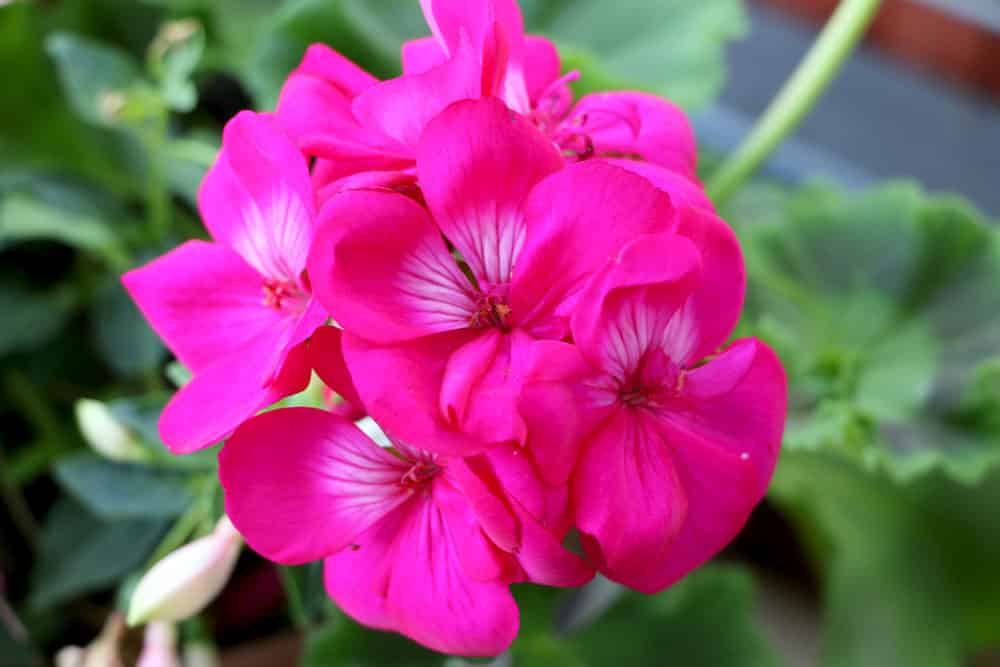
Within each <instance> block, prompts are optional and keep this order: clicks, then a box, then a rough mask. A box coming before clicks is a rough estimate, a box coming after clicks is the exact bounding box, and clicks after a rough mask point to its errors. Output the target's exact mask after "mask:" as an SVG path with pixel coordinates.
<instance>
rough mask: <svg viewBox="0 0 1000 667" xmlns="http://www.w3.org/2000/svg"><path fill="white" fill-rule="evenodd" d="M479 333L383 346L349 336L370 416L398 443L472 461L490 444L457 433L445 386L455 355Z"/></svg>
mask: <svg viewBox="0 0 1000 667" xmlns="http://www.w3.org/2000/svg"><path fill="white" fill-rule="evenodd" d="M479 333H480V332H478V331H476V330H469V329H466V330H462V331H453V332H448V333H442V334H436V335H433V336H425V337H424V338H419V339H417V340H413V341H408V342H406V343H399V344H396V345H391V346H383V345H378V344H374V343H371V342H369V341H366V340H365V339H363V338H360V337H358V336H355V335H352V334H351V333H350V332H345V333H344V338H343V349H344V359H345V360H346V361H347V367H348V368H349V369H350V371H351V377H353V378H354V383H355V386H356V387H357V389H358V394H359V395H360V397H361V402H362V403H363V404H364V406H365V407H366V408H367V409H368V414H370V415H371V416H372V418H374V419H375V421H377V422H378V423H379V424H380V425H381V426H382V428H383V429H385V431H386V433H388V434H389V435H390V436H391V437H392V438H393V439H398V440H401V441H403V442H405V443H413V444H417V445H419V446H420V447H422V448H424V449H428V450H431V451H434V452H437V453H439V454H444V455H448V456H467V455H471V454H475V453H477V452H480V451H482V450H484V449H486V448H487V447H488V446H489V444H490V443H487V442H483V441H481V440H479V439H478V438H475V437H473V436H470V435H468V434H464V433H462V432H460V431H457V430H455V428H454V427H453V426H452V425H451V424H450V423H449V422H448V421H447V420H446V419H445V418H444V415H442V413H441V410H440V394H441V383H442V378H443V376H444V372H445V367H446V365H447V363H448V358H449V357H450V356H451V354H452V353H453V352H454V351H455V350H457V349H458V348H460V347H461V346H462V345H464V344H465V343H467V342H469V341H471V340H473V339H474V338H475V337H476V336H478V335H479Z"/></svg>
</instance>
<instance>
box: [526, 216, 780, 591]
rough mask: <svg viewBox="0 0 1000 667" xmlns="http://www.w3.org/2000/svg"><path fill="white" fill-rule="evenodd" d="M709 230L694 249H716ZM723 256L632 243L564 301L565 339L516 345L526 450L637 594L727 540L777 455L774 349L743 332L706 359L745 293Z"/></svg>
mask: <svg viewBox="0 0 1000 667" xmlns="http://www.w3.org/2000/svg"><path fill="white" fill-rule="evenodd" d="M709 235H710V236H711V237H714V238H712V239H704V240H703V242H702V244H701V247H702V249H703V250H704V249H706V248H708V249H711V248H719V247H720V246H723V245H728V243H729V241H728V240H727V239H728V235H727V234H725V233H722V232H721V230H719V229H716V230H711V231H709ZM727 252H728V251H726V252H722V253H719V252H716V253H712V252H708V253H704V252H699V250H698V248H697V247H696V246H695V244H693V243H692V242H691V241H690V240H688V239H685V238H684V237H682V236H680V235H672V236H666V235H654V236H645V237H638V238H636V239H635V240H633V241H632V242H630V243H629V244H627V245H626V246H625V247H624V249H623V250H622V251H621V252H620V253H619V254H618V255H617V256H616V257H615V258H614V259H613V260H612V261H609V262H607V264H606V265H605V266H604V268H603V269H602V270H601V271H600V272H598V273H597V274H595V275H594V276H593V278H592V279H591V280H590V282H589V284H588V286H587V287H586V289H584V291H583V292H582V294H581V295H580V298H579V299H577V301H576V304H577V305H576V309H575V311H574V313H573V317H572V320H571V331H572V337H573V341H574V343H575V345H570V344H567V343H562V342H556V341H537V342H535V343H534V344H533V346H532V350H531V351H530V353H529V354H530V356H531V358H532V359H533V362H532V364H533V367H532V368H531V369H530V370H528V371H527V376H528V378H527V380H526V382H525V385H524V389H523V392H522V395H521V397H520V406H521V409H522V414H523V415H524V417H525V419H526V421H527V425H528V432H529V438H528V443H529V448H530V450H531V451H532V452H533V454H534V455H535V457H536V458H537V460H538V462H539V466H540V470H541V471H543V472H544V474H545V475H546V478H547V480H548V481H549V482H550V483H553V484H559V483H563V482H565V481H566V479H567V478H570V477H571V495H572V505H573V508H574V513H575V517H576V525H577V527H578V528H579V530H580V533H581V540H582V542H583V545H584V548H585V550H586V552H587V554H588V555H589V556H590V557H591V559H592V560H593V561H594V562H595V563H596V564H597V565H598V569H599V570H600V571H601V572H602V573H604V574H605V575H606V576H608V577H609V578H611V579H614V580H616V581H619V582H622V583H625V584H627V585H628V586H631V587H633V588H636V589H638V590H640V591H643V592H646V593H652V592H656V591H658V590H661V589H662V588H664V587H666V586H668V585H670V584H671V583H673V582H675V581H677V580H678V579H680V578H681V577H683V576H684V575H685V574H687V573H688V572H689V571H690V570H692V569H694V568H695V567H697V566H699V565H701V564H702V563H703V562H705V561H706V560H708V559H709V558H710V557H711V556H712V555H714V554H715V553H716V552H717V551H719V550H720V549H721V548H722V547H723V546H725V545H726V544H727V543H728V542H729V541H730V540H732V539H733V537H735V536H736V534H737V533H738V532H739V530H740V529H741V527H742V526H743V524H744V523H745V521H746V519H747V517H748V516H749V514H750V511H751V509H752V508H753V507H754V505H756V503H757V502H758V501H759V500H760V499H761V498H762V497H763V495H764V493H765V491H766V489H767V486H768V483H769V481H770V478H771V475H772V473H773V470H774V465H775V462H776V460H777V456H778V451H779V447H780V443H781V435H782V430H783V427H784V420H785V406H786V398H787V397H786V392H787V389H786V382H785V375H784V371H783V370H782V367H781V364H780V362H779V361H778V359H777V357H775V355H774V354H773V353H772V352H771V351H770V350H769V349H768V348H767V347H766V346H765V345H764V344H763V343H761V342H759V341H757V340H754V339H746V340H740V341H737V342H735V343H733V344H732V345H731V346H730V347H729V348H728V349H726V350H725V351H724V352H721V353H716V350H718V349H719V347H720V346H721V345H722V344H723V342H724V341H725V340H726V338H727V337H728V336H729V335H730V333H731V332H732V329H733V327H734V326H735V324H736V321H737V318H738V316H739V311H740V307H741V304H742V299H743V293H744V276H743V265H742V262H741V261H740V259H739V257H738V256H736V257H730V258H729V259H728V260H727V261H718V260H719V259H720V258H721V257H724V256H725V255H726V254H727ZM713 255H714V256H713ZM706 358H707V359H706ZM574 462H576V464H575V466H574Z"/></svg>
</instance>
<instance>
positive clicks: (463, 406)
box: [441, 329, 531, 443]
mask: <svg viewBox="0 0 1000 667" xmlns="http://www.w3.org/2000/svg"><path fill="white" fill-rule="evenodd" d="M530 341H531V339H530V337H529V336H527V335H526V334H524V333H523V332H521V331H518V330H516V329H515V330H514V331H512V332H510V333H509V334H507V333H503V332H501V331H498V330H496V329H487V330H484V331H483V332H481V333H480V335H479V336H477V337H476V338H474V339H473V340H471V341H470V342H468V343H466V344H465V345H463V346H462V347H460V348H459V349H457V350H455V351H454V352H453V353H452V354H451V356H450V357H449V358H448V364H447V366H446V368H445V372H444V376H443V378H442V381H441V412H442V414H443V415H445V417H446V418H447V419H448V421H449V423H451V424H452V425H453V426H454V428H455V429H456V430H460V431H462V432H464V433H468V434H469V435H471V436H473V437H475V438H477V439H480V440H483V441H484V442H490V443H501V442H508V441H512V440H513V441H517V442H521V441H523V440H524V423H523V422H522V420H521V419H520V417H519V416H518V414H517V409H516V402H517V395H518V393H519V391H520V388H521V374H520V369H521V366H522V362H521V359H522V357H523V353H524V350H525V348H526V347H527V346H528V345H529V344H530Z"/></svg>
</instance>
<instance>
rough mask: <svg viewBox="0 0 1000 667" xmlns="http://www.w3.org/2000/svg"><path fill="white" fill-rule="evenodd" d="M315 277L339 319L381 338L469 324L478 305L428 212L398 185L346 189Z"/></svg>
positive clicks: (320, 245)
mask: <svg viewBox="0 0 1000 667" xmlns="http://www.w3.org/2000/svg"><path fill="white" fill-rule="evenodd" d="M309 276H310V278H311V280H312V285H313V290H314V292H315V294H316V296H317V298H318V299H319V300H320V302H322V303H323V304H324V305H325V306H326V307H327V309H328V310H329V312H330V314H331V315H332V316H333V318H334V319H335V320H336V321H337V322H338V323H339V324H341V325H342V326H343V327H344V328H345V329H347V330H348V331H351V332H355V333H358V334H360V335H363V336H365V337H367V338H369V339H371V340H372V341H375V342H379V343H394V342H398V341H403V340H408V339H413V338H418V337H420V336H424V335H427V334H431V333H435V332H440V331H449V330H454V329H463V328H466V327H467V326H468V325H469V320H470V318H471V317H472V315H473V314H474V313H475V312H476V302H475V300H474V299H473V296H472V286H471V285H470V283H469V281H468V279H467V278H466V277H465V276H464V275H463V274H462V272H461V270H460V269H459V268H458V265H457V264H456V263H455V260H454V259H453V258H452V256H451V254H450V253H449V252H448V248H447V246H446V245H445V243H444V241H443V240H442V239H441V235H440V233H439V232H438V231H437V228H436V227H435V226H434V225H433V223H432V222H431V221H430V219H429V218H428V217H427V213H426V211H425V210H424V209H423V208H422V207H421V206H419V205H418V204H417V203H415V202H414V201H413V200H412V199H409V198H408V197H405V196H403V195H400V194H396V193H392V192H375V191H365V192H345V193H342V194H341V195H340V196H338V197H335V198H334V199H333V200H332V201H331V202H330V203H329V205H328V206H327V207H326V208H325V209H324V211H323V220H322V225H321V227H320V230H319V231H318V233H317V235H316V240H315V241H314V243H313V249H312V253H311V254H310V257H309Z"/></svg>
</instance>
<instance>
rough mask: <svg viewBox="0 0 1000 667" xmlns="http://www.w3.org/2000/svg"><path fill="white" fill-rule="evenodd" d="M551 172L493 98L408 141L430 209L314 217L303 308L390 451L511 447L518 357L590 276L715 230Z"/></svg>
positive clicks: (596, 166)
mask: <svg viewBox="0 0 1000 667" xmlns="http://www.w3.org/2000/svg"><path fill="white" fill-rule="evenodd" d="M563 165H564V162H563V160H562V158H561V156H560V154H559V151H558V150H557V149H556V148H555V147H554V146H553V144H552V142H551V141H549V140H548V139H547V138H546V137H545V136H543V135H542V134H541V133H540V132H539V131H538V130H537V129H536V128H535V127H533V126H532V125H531V124H530V123H529V122H528V121H527V120H526V119H525V118H524V117H523V116H520V115H518V114H515V113H513V112H511V111H510V110H509V109H507V108H506V106H505V105H503V104H502V103H501V102H499V101H498V100H495V99H489V100H480V101H465V102H459V103H456V104H454V105H452V106H451V107H449V108H448V110H446V111H445V112H444V113H442V114H441V115H440V116H439V117H438V118H437V119H435V120H434V121H433V122H431V123H430V124H429V125H428V126H427V128H426V130H425V131H424V134H423V138H422V139H421V143H420V148H419V152H418V157H417V172H418V175H419V180H420V183H421V186H422V190H423V195H424V197H425V199H426V203H427V208H428V209H429V211H428V210H427V209H424V208H423V207H422V206H420V205H419V204H418V203H416V202H415V201H414V200H412V199H410V198H407V197H404V196H402V195H400V194H397V193H393V192H388V191H358V192H347V193H344V194H341V195H338V196H337V197H335V198H334V199H333V200H331V202H330V203H329V204H328V205H327V207H326V208H325V209H324V212H323V216H322V217H323V221H322V223H321V227H320V230H319V232H318V233H317V237H316V241H315V243H314V245H313V250H312V253H311V255H310V258H309V275H310V277H311V279H312V282H313V287H314V289H315V292H316V296H317V298H318V299H319V300H320V301H321V302H322V303H323V304H324V305H325V306H326V307H327V308H328V309H329V312H330V313H331V315H332V316H333V318H334V319H335V320H336V321H337V322H338V323H339V324H340V325H341V326H343V328H344V329H345V334H344V340H343V353H344V356H345V358H346V360H347V366H348V367H349V368H350V372H351V375H352V376H353V378H354V382H355V384H356V385H357V389H358V392H359V394H360V397H361V400H362V402H363V403H364V405H365V406H366V407H367V409H368V410H369V413H370V414H371V415H372V416H373V417H375V419H376V420H377V421H379V422H380V423H382V424H383V425H384V426H385V427H386V428H387V429H388V430H390V431H393V432H394V433H396V434H397V435H398V436H399V437H401V438H403V439H404V440H405V441H407V442H421V443H426V447H427V448H430V449H434V450H435V451H438V452H440V453H444V454H453V455H454V454H459V455H465V454H469V453H472V452H474V451H476V450H481V449H485V448H488V447H490V446H492V445H494V444H497V443H503V442H509V441H521V440H522V439H523V436H524V425H523V422H522V420H521V419H520V417H519V416H518V414H517V410H516V406H515V400H516V396H517V393H518V391H519V386H520V372H521V371H520V368H521V365H522V363H523V358H524V351H525V350H526V349H527V346H528V344H529V343H530V342H531V341H532V340H534V339H536V338H554V339H560V338H563V337H564V336H565V335H566V334H567V333H568V314H569V312H570V310H571V308H572V306H573V303H574V296H575V295H576V293H577V292H578V291H579V289H580V288H581V287H582V285H583V284H584V282H585V281H586V279H587V278H588V277H589V275H590V274H591V273H593V272H594V271H596V270H598V269H599V268H600V267H601V266H603V265H604V263H605V262H606V261H607V260H608V258H610V257H613V256H615V255H616V253H617V252H618V250H619V249H620V248H621V247H622V246H623V245H624V244H625V243H626V242H628V241H629V240H631V239H633V238H635V237H636V236H637V235H640V234H648V233H653V232H669V231H679V232H681V233H684V234H687V235H692V234H694V235H696V236H697V235H701V234H703V233H704V230H702V229H701V227H699V224H700V223H699V221H700V220H702V218H705V219H706V220H707V222H706V224H708V223H712V224H715V225H720V226H721V227H722V228H725V225H724V223H721V222H719V221H717V220H716V219H715V218H714V217H713V216H711V215H710V214H708V213H707V212H700V211H695V210H694V209H691V212H690V213H689V214H685V215H686V217H685V218H684V219H685V220H687V222H685V223H684V224H681V222H682V217H683V216H681V215H680V214H679V211H680V210H681V209H677V208H675V207H674V206H673V205H672V203H671V200H670V198H669V197H668V196H666V194H664V193H663V192H661V191H660V190H658V189H657V188H655V187H654V186H653V185H652V184H651V183H650V182H649V181H648V180H646V179H644V178H641V177H639V176H636V175H635V174H633V173H630V172H628V171H626V170H624V169H621V168H618V167H616V166H613V165H610V164H607V163H603V162H600V161H592V162H584V163H579V164H573V165H570V166H568V167H566V168H565V169H564V168H563ZM684 210H687V208H684ZM442 237H444V238H442ZM726 238H727V239H730V240H731V244H730V245H729V246H724V247H725V248H726V250H725V252H729V253H730V254H733V253H735V256H736V257H738V248H736V246H735V240H733V239H731V234H730V235H729V236H728V237H726ZM444 239H446V240H447V242H448V243H450V244H451V246H453V247H454V249H455V251H456V252H457V253H458V254H459V255H460V259H456V256H455V254H453V253H452V252H451V251H450V249H449V247H448V243H446V242H445V240H444ZM320 348H321V346H317V351H318V353H319V354H322V351H321V349H320Z"/></svg>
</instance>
